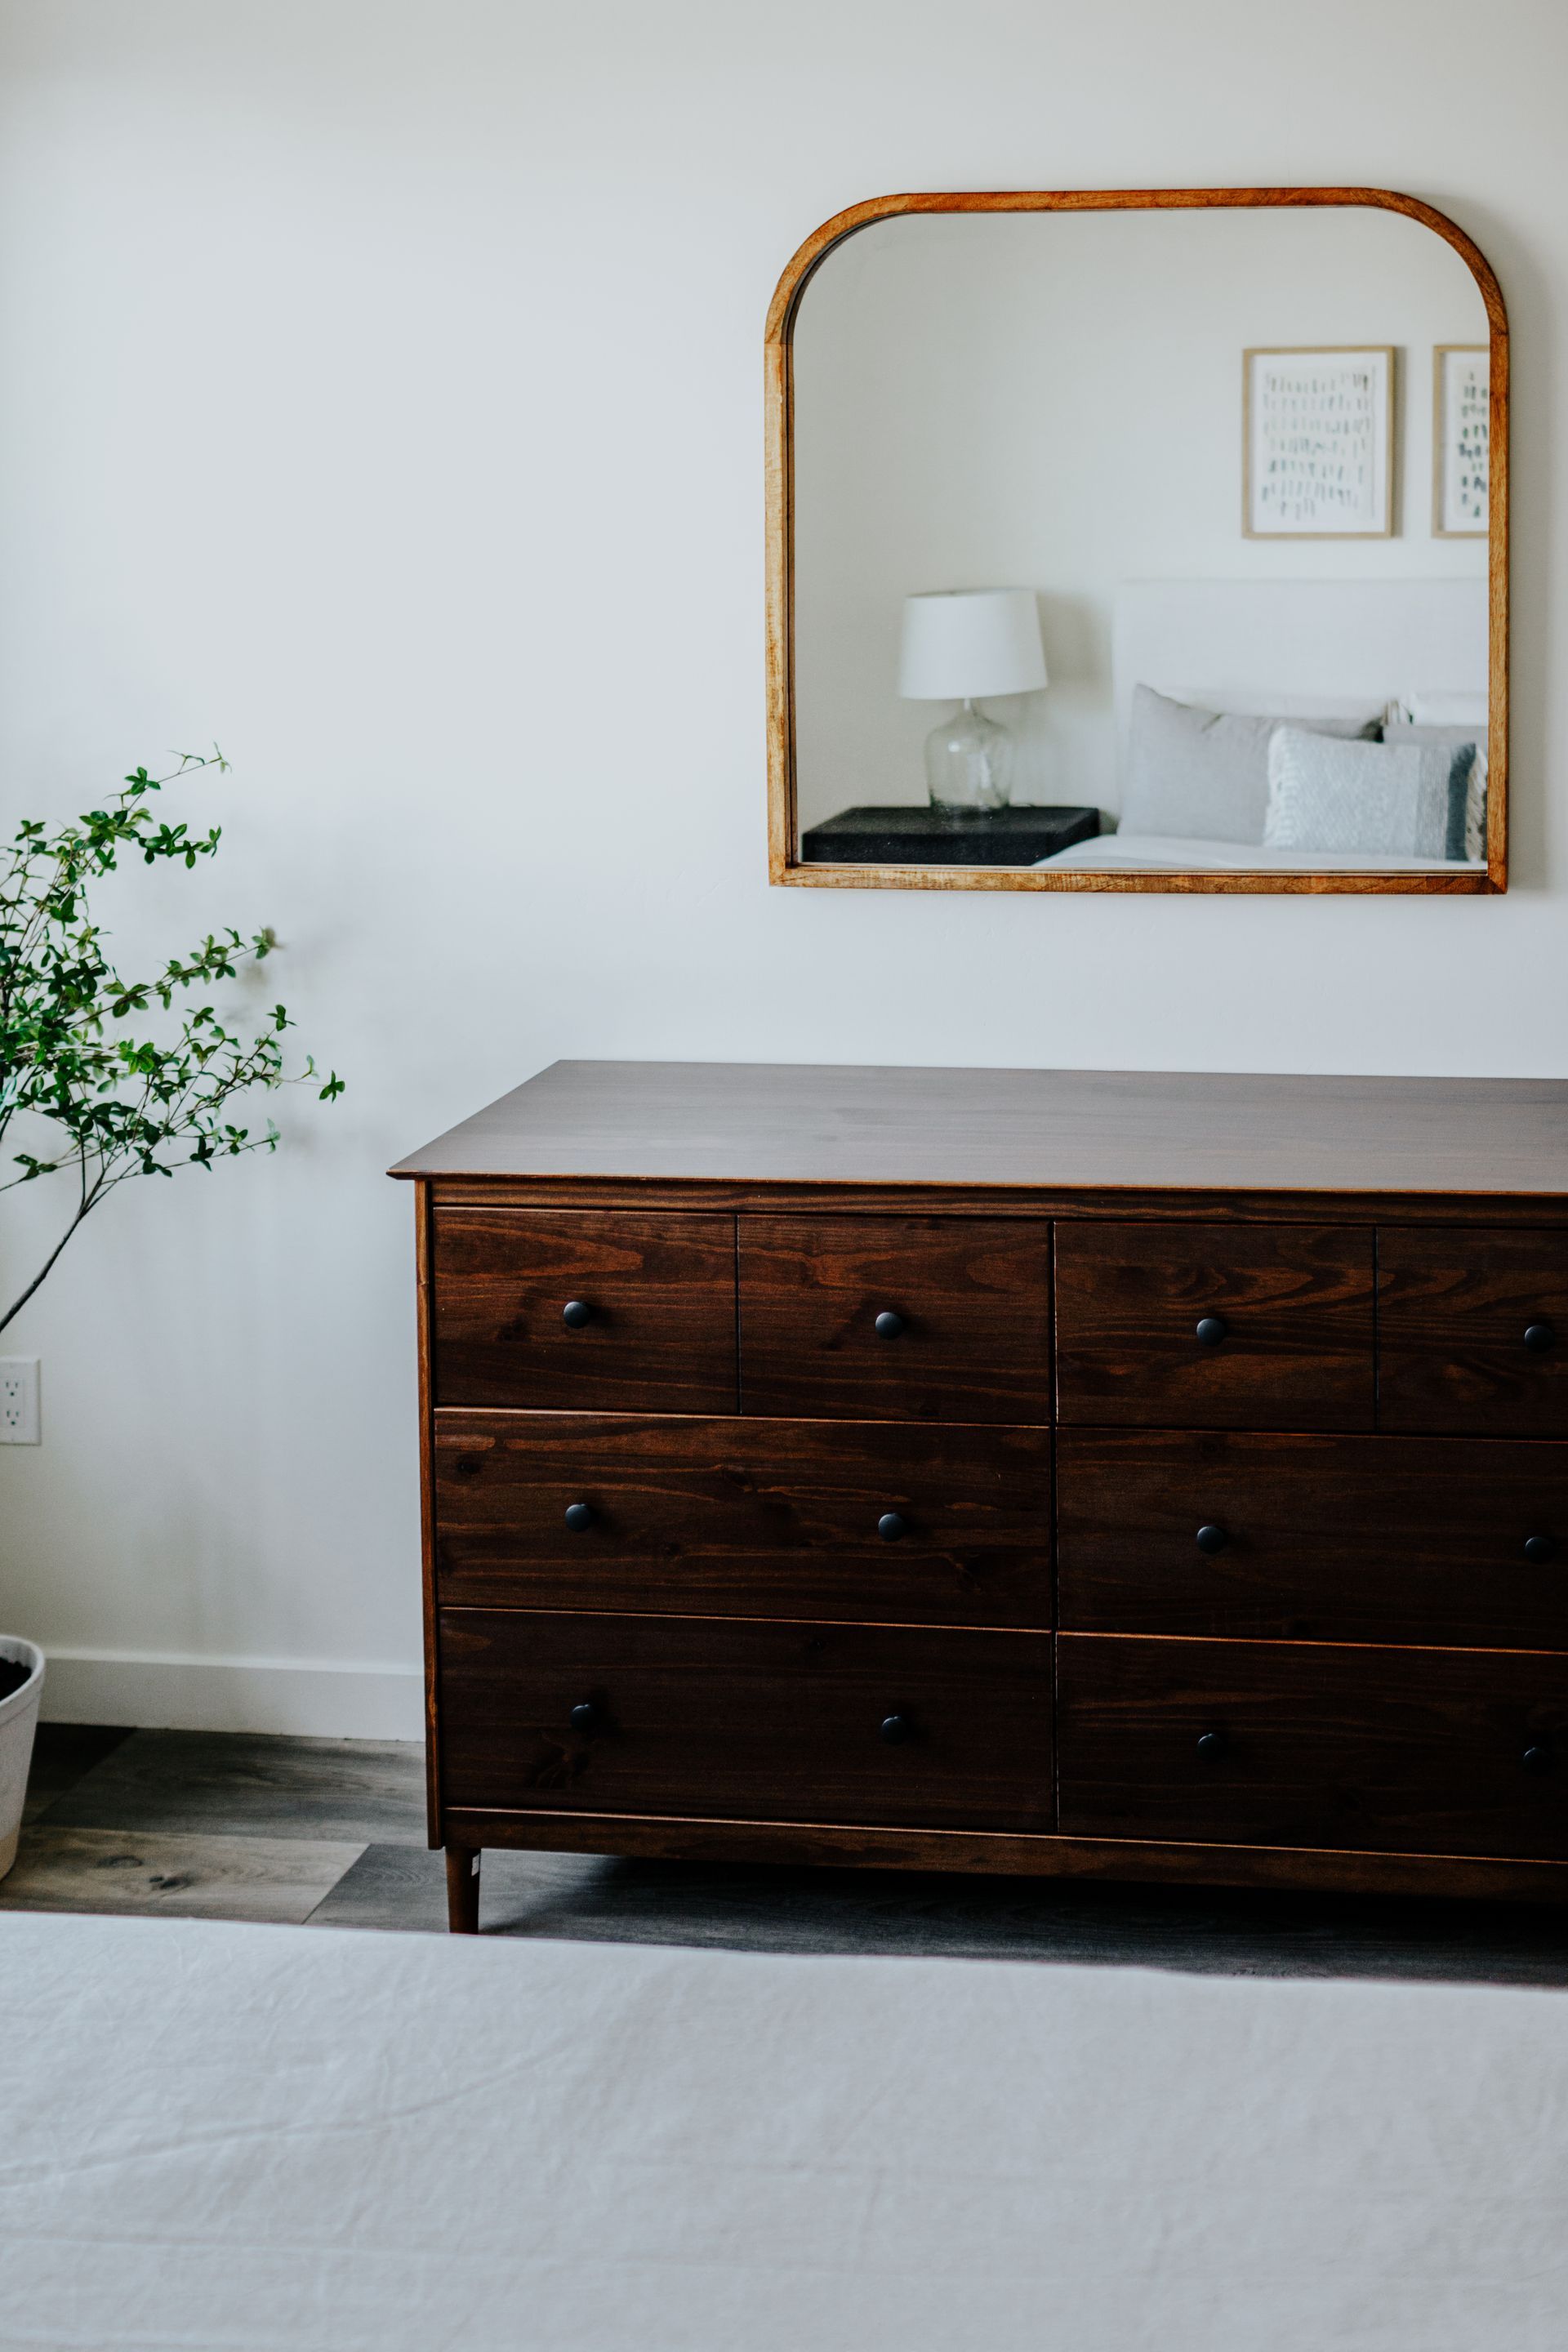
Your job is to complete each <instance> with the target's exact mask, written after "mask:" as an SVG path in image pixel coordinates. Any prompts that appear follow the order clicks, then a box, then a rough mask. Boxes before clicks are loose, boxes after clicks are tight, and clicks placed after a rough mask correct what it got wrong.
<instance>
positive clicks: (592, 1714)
mask: <svg viewBox="0 0 1568 2352" xmlns="http://www.w3.org/2000/svg"><path fill="white" fill-rule="evenodd" d="M598 1720H599V1710H598V1708H597V1707H596V1706H595V1705H594V1702H593V1700H592V1699H591V1698H585V1699H583V1700H582V1701H581V1702H580V1703H579V1704H578V1705H577V1706H574V1708H573V1710H572V1712H571V1714H570V1715H569V1716H568V1717H567V1721H568V1722H569V1723H570V1724H571V1726H572V1728H573V1730H574V1731H592V1730H593V1728H594V1726H595V1724H596V1723H597V1722H598Z"/></svg>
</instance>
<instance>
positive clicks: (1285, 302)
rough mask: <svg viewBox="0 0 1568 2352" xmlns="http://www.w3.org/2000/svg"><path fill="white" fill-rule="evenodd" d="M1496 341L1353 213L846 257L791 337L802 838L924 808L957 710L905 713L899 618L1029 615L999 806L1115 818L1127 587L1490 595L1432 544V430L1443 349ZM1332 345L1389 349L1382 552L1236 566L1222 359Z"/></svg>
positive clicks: (824, 271)
mask: <svg viewBox="0 0 1568 2352" xmlns="http://www.w3.org/2000/svg"><path fill="white" fill-rule="evenodd" d="M1486 340H1487V314H1486V307H1485V305H1484V303H1483V301H1482V299H1481V294H1480V289H1479V287H1478V286H1477V284H1476V281H1475V278H1473V277H1472V275H1471V273H1470V271H1469V269H1468V267H1467V265H1466V263H1465V262H1464V261H1463V259H1462V258H1461V257H1460V256H1459V255H1458V254H1457V253H1456V252H1455V250H1454V248H1453V247H1452V246H1450V245H1448V244H1447V243H1446V242H1445V241H1444V239H1443V238H1441V237H1440V236H1436V234H1435V233H1434V232H1433V231H1432V230H1431V229H1429V228H1426V227H1423V226H1422V225H1421V224H1420V223H1419V222H1417V221H1412V220H1407V219H1406V218H1405V216H1404V215H1403V214H1399V213H1390V212H1379V211H1377V210H1375V209H1373V207H1371V206H1367V207H1356V208H1353V209H1345V210H1339V209H1321V210H1317V211H1289V210H1280V211H1257V210H1254V211H1243V210H1234V211H1213V212H1211V211H1206V210H1205V211H1194V212H1163V213H1137V212H1113V213H1070V214H1050V213H1035V214H1012V215H1008V214H976V215H967V216H963V215H959V216H952V215H949V216H946V217H944V216H943V215H940V214H938V215H914V216H911V217H907V218H904V219H900V220H890V221H880V222H878V223H877V224H876V225H875V226H873V227H871V228H868V229H864V230H862V231H861V232H860V233H859V234H858V236H853V237H850V238H849V239H848V240H847V242H846V243H845V244H844V245H841V246H839V247H837V249H836V250H835V251H834V252H833V253H831V254H830V255H829V256H828V257H827V259H826V261H825V262H824V263H823V265H822V267H821V268H820V269H819V270H818V271H817V272H816V276H815V277H814V278H812V279H811V281H810V283H809V285H808V286H807V287H806V289H805V295H804V297H803V299H802V301H801V307H800V316H799V322H798V325H797V328H796V331H795V657H796V674H797V680H798V684H797V693H796V709H797V712H798V735H797V748H796V781H797V792H798V797H799V803H800V816H801V823H802V824H803V825H806V824H815V823H816V821H817V820H818V819H820V818H822V817H826V816H830V815H832V814H834V813H835V811H836V810H838V809H842V808H844V807H846V806H847V805H849V804H850V803H854V802H873V803H898V802H911V801H923V800H924V799H925V797H926V782H925V771H924V765H923V761H922V758H921V744H922V741H923V739H924V737H925V735H926V733H927V731H928V730H930V728H931V726H932V725H933V724H934V723H935V721H936V720H937V719H938V718H939V717H941V716H942V712H943V709H951V707H952V706H951V705H947V706H941V705H931V704H927V703H901V702H900V700H899V698H898V638H899V624H900V613H901V610H902V604H903V599H904V597H905V596H906V595H909V594H910V593H914V592H917V591H919V590H922V589H931V588H950V587H963V588H984V587H994V586H1005V585H1014V584H1027V585H1029V586H1031V587H1033V588H1035V589H1036V590H1037V592H1039V593H1040V594H1041V598H1042V606H1043V614H1042V617H1043V625H1044V635H1045V646H1046V657H1047V664H1048V666H1049V669H1050V677H1051V684H1050V688H1049V689H1048V691H1047V693H1046V694H1044V695H1043V696H1034V697H1030V698H1027V699H1024V698H1017V697H1009V698H1004V699H1003V700H1001V701H998V702H997V703H995V704H994V706H993V705H991V704H987V706H986V708H987V709H991V710H992V714H993V716H994V717H1001V718H1007V719H1008V720H1009V723H1010V724H1011V726H1012V727H1013V728H1014V730H1015V737H1016V750H1017V758H1016V772H1015V776H1014V785H1013V797H1014V799H1015V800H1017V801H1067V802H1089V803H1094V804H1095V805H1097V806H1099V807H1100V808H1104V809H1108V810H1114V809H1116V808H1118V807H1120V805H1121V802H1120V798H1119V794H1118V787H1117V777H1116V761H1115V730H1114V726H1113V722H1112V715H1111V695H1110V686H1111V680H1110V615H1111V606H1112V601H1113V599H1114V596H1115V593H1116V590H1117V588H1118V587H1119V586H1120V585H1121V583H1122V582H1123V581H1127V580H1195V579H1206V580H1289V579H1316V580H1387V579H1400V580H1405V579H1415V578H1430V577H1438V578H1450V579H1451V578H1455V577H1459V578H1466V577H1470V578H1479V577H1481V576H1482V575H1484V572H1485V570H1486V543H1485V541H1481V540H1452V539H1449V540H1445V539H1435V538H1434V537H1433V535H1432V429H1431V427H1432V352H1433V348H1434V346H1435V345H1436V344H1439V343H1464V342H1469V343H1484V342H1485V341H1486ZM1334 343H1340V344H1344V343H1369V344H1392V345H1393V346H1394V350H1395V355H1396V364H1395V369H1394V390H1395V400H1394V408H1395V419H1394V424H1395V431H1394V448H1395V460H1396V461H1395V467H1394V484H1395V497H1394V536H1393V537H1392V538H1389V539H1373V540H1362V541H1344V540H1337V539H1321V540H1316V541H1312V540H1299V539H1275V540H1268V539H1247V538H1246V537H1245V536H1244V535H1243V531H1242V499H1241V479H1242V465H1241V442H1242V363H1241V355H1242V352H1243V351H1244V350H1246V349H1247V347H1248V346H1249V345H1260V346H1265V347H1267V346H1268V345H1289V344H1298V345H1308V344H1334ZM1288 668H1289V664H1288V661H1287V660H1286V659H1281V661H1280V663H1279V668H1278V671H1277V673H1276V675H1277V676H1278V677H1280V678H1283V677H1286V675H1287V674H1288ZM1474 669H1475V673H1476V675H1477V676H1478V677H1484V676H1485V672H1486V647H1485V625H1484V621H1479V622H1478V627H1477V642H1476V649H1475V662H1474ZM1184 682H1185V684H1186V685H1188V686H1191V687H1196V686H1201V685H1203V684H1205V683H1207V684H1209V685H1211V686H1212V685H1213V684H1215V679H1213V678H1209V679H1207V680H1204V679H1199V678H1189V679H1187V680H1185V681H1184ZM1433 682H1434V683H1438V682H1439V681H1436V680H1434V681H1433ZM1411 683H1413V681H1404V682H1402V681H1401V680H1400V679H1399V678H1398V677H1389V678H1388V679H1387V680H1386V681H1385V689H1386V694H1387V696H1388V697H1389V698H1393V697H1394V695H1395V694H1397V693H1399V692H1401V691H1408V689H1409V686H1410V684H1411Z"/></svg>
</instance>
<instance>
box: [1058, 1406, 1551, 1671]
mask: <svg viewBox="0 0 1568 2352" xmlns="http://www.w3.org/2000/svg"><path fill="white" fill-rule="evenodd" d="M1057 1513H1058V1519H1057V1542H1058V1561H1057V1591H1058V1609H1059V1612H1060V1622H1061V1624H1062V1625H1063V1626H1064V1627H1068V1628H1071V1629H1072V1630H1073V1631H1074V1632H1077V1633H1182V1634H1212V1635H1215V1636H1218V1637H1225V1638H1228V1639H1254V1640H1259V1641H1287V1640H1294V1641H1302V1640H1306V1641H1316V1642H1385V1643H1400V1642H1411V1643H1429V1644H1438V1645H1443V1644H1447V1645H1449V1646H1451V1647H1454V1648H1457V1649H1521V1650H1531V1649H1541V1650H1564V1651H1568V1445H1548V1444H1540V1443H1539V1442H1534V1443H1524V1444H1508V1443H1504V1442H1503V1441H1500V1440H1498V1439H1488V1438H1472V1439H1465V1440H1461V1441H1460V1442H1458V1444H1456V1443H1455V1442H1454V1441H1453V1440H1451V1439H1448V1440H1435V1439H1430V1438H1419V1437H1323V1436H1289V1437H1286V1436H1240V1435H1233V1436H1199V1435H1188V1434H1185V1433H1175V1432H1170V1431H1131V1430H1126V1431H1122V1430H1068V1431H1064V1432H1063V1433H1062V1435H1061V1438H1060V1440H1059V1442H1058V1486H1057ZM1200 1538H1201V1540H1200Z"/></svg>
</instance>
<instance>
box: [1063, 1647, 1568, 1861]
mask: <svg viewBox="0 0 1568 2352" xmlns="http://www.w3.org/2000/svg"><path fill="white" fill-rule="evenodd" d="M1057 1706H1058V1718H1057V1720H1058V1763H1059V1770H1060V1827H1061V1830H1062V1832H1063V1833H1064V1835H1067V1836H1079V1837H1121V1838H1159V1839H1173V1840H1179V1841H1190V1842H1194V1843H1203V1844H1215V1845H1237V1844H1241V1845H1283V1846H1291V1845H1300V1846H1328V1847H1333V1848H1338V1849H1341V1850H1346V1851H1366V1852H1377V1851H1383V1852H1386V1853H1454V1854H1493V1855H1498V1856H1520V1857H1523V1856H1531V1857H1535V1858H1538V1859H1541V1860H1556V1859H1559V1858H1562V1857H1563V1856H1568V1662H1565V1661H1564V1660H1563V1659H1562V1658H1560V1657H1551V1656H1543V1655H1539V1654H1532V1653H1529V1652H1522V1651H1503V1652H1497V1651H1493V1652H1490V1653H1487V1654H1477V1653H1473V1652H1469V1651H1464V1650H1395V1649H1350V1648H1344V1649H1337V1648H1334V1647H1331V1646H1329V1645H1319V1644H1316V1643H1299V1644H1296V1643H1274V1642H1191V1641H1160V1640H1152V1639H1146V1638H1142V1637H1138V1636H1131V1635H1119V1634H1103V1635H1102V1634H1089V1633H1069V1634H1063V1635H1062V1636H1061V1638H1060V1643H1059V1648H1058V1681H1057Z"/></svg>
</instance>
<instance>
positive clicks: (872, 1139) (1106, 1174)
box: [391, 1062, 1568, 1200]
mask: <svg viewBox="0 0 1568 2352" xmlns="http://www.w3.org/2000/svg"><path fill="white" fill-rule="evenodd" d="M391 1172H392V1173H393V1174H394V1175H395V1176H430V1177H476V1178H485V1177H491V1178H506V1177H515V1178H524V1179H539V1178H558V1179H561V1180H573V1179H584V1178H586V1179H612V1180H613V1179H624V1180H627V1181H634V1182H635V1181H657V1182H665V1183H684V1182H692V1183H702V1182H708V1183H721V1184H724V1183H732V1184H783V1185H815V1184H824V1185H836V1184H844V1185H868V1186H887V1185H895V1186H896V1185H940V1186H952V1187H979V1188H984V1187H992V1186H998V1187H1020V1188H1025V1189H1028V1190H1038V1191H1041V1192H1073V1191H1079V1190H1082V1191H1086V1192H1095V1191H1109V1190H1120V1189H1130V1190H1142V1191H1161V1192H1163V1191H1203V1192H1228V1191H1242V1192H1276V1191H1278V1192H1325V1193H1345V1192H1366V1193H1381V1194H1389V1193H1394V1194H1398V1193H1409V1194H1413V1195H1418V1196H1419V1195H1426V1194H1445V1195H1448V1194H1462V1193H1477V1192H1480V1193H1498V1194H1515V1195H1519V1194H1524V1195H1531V1194H1533V1195H1545V1196H1548V1197H1549V1198H1553V1199H1556V1200H1562V1199H1563V1198H1565V1197H1568V1082H1565V1081H1562V1080H1557V1079H1535V1078H1411V1077H1400V1078H1369V1077H1303V1076H1234V1075H1227V1074H1220V1075H1213V1074H1211V1075H1204V1074H1192V1073H1186V1072H1139V1071H1121V1070H986V1069H956V1070H940V1069H879V1068H858V1067H855V1066H851V1065H831V1064H830V1065H821V1066H811V1065H805V1064H787V1063H784V1064H780V1063H752V1062H556V1063H553V1064H552V1066H550V1067H549V1068H548V1069H546V1070H542V1071H541V1073H540V1074H539V1076H537V1077H534V1078H531V1079H529V1080H528V1082H527V1084H526V1085H524V1086H521V1087H515V1088H514V1089H513V1091H512V1092H511V1093H510V1094H507V1095H503V1096H501V1097H500V1100H499V1101H497V1102H493V1103H491V1104H490V1105H489V1108H486V1109H484V1110H481V1111H479V1112H477V1113H476V1114H475V1116H474V1117H473V1118H468V1119H465V1120H464V1121H463V1122H462V1124H461V1125H460V1126H458V1127H454V1128H452V1129H449V1130H448V1132H447V1134H445V1135H442V1136H438V1137H437V1139H436V1140H435V1141H434V1142H432V1143H429V1144H426V1146H425V1148H424V1150H420V1151H416V1152H412V1153H411V1154H410V1155H409V1157H408V1158H407V1159H406V1160H400V1161H399V1162H398V1164H397V1166H396V1167H395V1169H393V1171H391Z"/></svg>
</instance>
